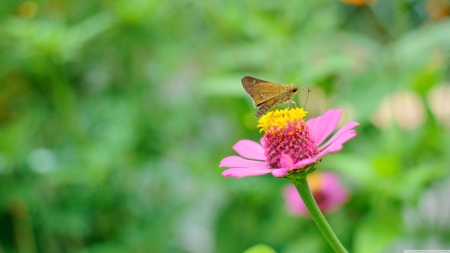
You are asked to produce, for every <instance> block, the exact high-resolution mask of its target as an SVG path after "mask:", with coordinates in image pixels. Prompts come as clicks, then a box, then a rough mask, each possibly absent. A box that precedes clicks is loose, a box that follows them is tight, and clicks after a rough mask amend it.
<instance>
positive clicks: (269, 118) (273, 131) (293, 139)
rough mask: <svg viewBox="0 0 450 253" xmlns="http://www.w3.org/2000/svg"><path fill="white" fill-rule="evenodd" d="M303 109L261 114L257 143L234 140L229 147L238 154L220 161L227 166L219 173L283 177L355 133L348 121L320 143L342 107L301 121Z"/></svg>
mask: <svg viewBox="0 0 450 253" xmlns="http://www.w3.org/2000/svg"><path fill="white" fill-rule="evenodd" d="M306 113H307V112H306V111H304V110H303V109H302V108H292V109H284V110H281V111H278V110H276V111H274V112H271V113H268V114H267V115H264V116H263V117H261V119H260V120H259V125H258V127H261V128H262V129H261V131H265V134H264V137H263V138H262V139H261V144H259V143H257V142H254V141H251V140H240V141H238V142H237V143H236V144H235V145H234V146H233V149H234V150H235V151H236V152H237V153H238V154H239V155H240V156H229V157H226V158H224V159H223V160H222V161H221V162H220V165H219V166H220V167H228V168H230V169H227V170H225V171H224V172H222V176H224V177H230V176H231V177H235V178H241V177H248V176H259V175H263V174H269V173H272V175H274V176H275V177H284V176H286V174H287V173H288V172H290V171H293V170H305V169H308V168H311V167H312V166H314V164H316V163H317V162H319V161H320V160H321V159H322V157H324V156H325V155H327V154H330V153H335V152H338V151H340V150H341V149H342V144H344V143H345V142H347V141H348V140H350V139H351V138H353V137H355V136H356V131H355V130H353V128H354V127H355V126H357V125H359V124H358V123H357V122H355V121H350V122H348V123H347V124H345V125H344V126H343V127H342V128H341V129H339V130H338V131H337V132H336V133H335V134H334V135H333V136H332V137H331V138H330V139H329V140H328V141H327V142H325V143H324V144H323V145H320V144H322V142H324V140H325V139H326V138H327V137H328V136H329V135H330V134H331V132H333V130H334V129H335V128H336V126H337V124H338V123H339V120H340V118H341V113H342V110H340V109H335V110H328V111H327V112H326V113H325V114H324V115H322V116H319V117H317V118H313V119H310V120H308V121H307V122H306V123H305V122H304V120H303V117H304V116H305V115H306Z"/></svg>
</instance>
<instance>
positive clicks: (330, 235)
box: [289, 176, 347, 253]
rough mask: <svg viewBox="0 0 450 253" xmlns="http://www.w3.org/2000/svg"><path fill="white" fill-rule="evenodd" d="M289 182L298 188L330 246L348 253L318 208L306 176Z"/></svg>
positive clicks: (339, 252) (291, 179)
mask: <svg viewBox="0 0 450 253" xmlns="http://www.w3.org/2000/svg"><path fill="white" fill-rule="evenodd" d="M289 180H290V181H291V182H292V183H293V184H294V185H295V188H297V191H298V193H300V196H301V197H302V200H303V202H304V203H305V206H306V208H307V209H308V211H309V213H310V214H311V217H312V218H313V220H314V221H315V222H316V225H317V226H318V227H319V229H320V231H321V232H322V234H323V236H325V238H326V239H327V241H328V243H329V244H330V246H331V247H332V248H333V249H334V251H335V252H338V253H341V252H345V253H347V250H346V249H345V248H344V246H342V244H341V242H340V241H339V239H338V238H337V236H336V235H335V234H334V232H333V230H332V229H331V227H330V225H329V224H328V222H327V220H326V219H325V217H324V216H323V214H322V212H321V211H320V209H319V207H318V206H317V203H316V201H315V200H314V197H313V195H312V193H311V190H310V189H309V185H308V181H307V180H306V176H302V177H289Z"/></svg>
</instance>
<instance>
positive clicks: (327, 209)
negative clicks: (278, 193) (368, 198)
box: [283, 171, 349, 216]
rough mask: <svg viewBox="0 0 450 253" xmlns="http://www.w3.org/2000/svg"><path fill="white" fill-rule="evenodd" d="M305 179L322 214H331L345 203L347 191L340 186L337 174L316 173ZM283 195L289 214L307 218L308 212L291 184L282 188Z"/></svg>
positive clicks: (347, 195)
mask: <svg viewBox="0 0 450 253" xmlns="http://www.w3.org/2000/svg"><path fill="white" fill-rule="evenodd" d="M307 179H308V184H309V186H310V188H311V192H312V194H313V196H314V199H315V200H316V202H317V205H318V206H319V208H320V210H321V211H322V213H324V214H329V213H332V212H334V211H336V210H338V209H339V208H340V207H341V206H342V205H343V204H345V203H346V202H347V200H348V197H349V191H348V189H347V188H346V187H345V186H344V185H343V184H342V182H341V180H340V178H339V175H338V174H336V173H334V172H317V171H316V172H314V173H311V174H309V175H308V177H307ZM283 195H284V198H285V199H286V206H287V209H288V211H289V213H291V214H292V215H297V216H309V212H308V210H307V209H306V206H305V204H304V203H303V200H302V199H301V197H300V195H299V194H298V191H297V189H296V188H295V186H294V185H293V184H290V185H287V186H286V187H285V188H284V190H283Z"/></svg>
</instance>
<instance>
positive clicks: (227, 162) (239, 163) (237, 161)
mask: <svg viewBox="0 0 450 253" xmlns="http://www.w3.org/2000/svg"><path fill="white" fill-rule="evenodd" d="M219 167H229V168H245V167H261V168H268V167H269V166H268V165H267V163H265V162H258V161H252V160H247V159H244V158H242V157H240V156H228V157H225V158H224V159H222V161H220V165H219Z"/></svg>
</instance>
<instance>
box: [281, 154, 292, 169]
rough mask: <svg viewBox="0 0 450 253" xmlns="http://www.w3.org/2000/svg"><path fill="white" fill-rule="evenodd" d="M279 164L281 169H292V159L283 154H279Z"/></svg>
mask: <svg viewBox="0 0 450 253" xmlns="http://www.w3.org/2000/svg"><path fill="white" fill-rule="evenodd" d="M280 164H281V168H287V169H289V168H292V166H293V165H294V161H292V158H291V157H290V156H289V155H287V154H285V153H281V157H280Z"/></svg>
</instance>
